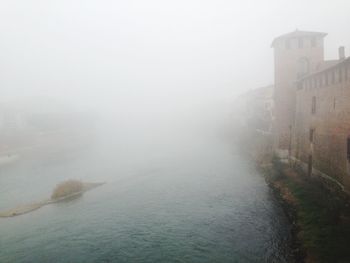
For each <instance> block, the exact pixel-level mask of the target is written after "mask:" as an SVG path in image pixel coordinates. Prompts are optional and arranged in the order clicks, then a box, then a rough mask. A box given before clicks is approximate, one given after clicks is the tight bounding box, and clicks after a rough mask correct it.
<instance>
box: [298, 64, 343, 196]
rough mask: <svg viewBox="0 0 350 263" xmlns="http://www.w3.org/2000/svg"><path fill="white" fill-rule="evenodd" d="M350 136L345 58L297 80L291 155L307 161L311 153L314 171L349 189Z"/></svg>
mask: <svg viewBox="0 0 350 263" xmlns="http://www.w3.org/2000/svg"><path fill="white" fill-rule="evenodd" d="M313 104H314V105H313ZM313 108H314V109H313ZM349 136H350V59H346V60H343V61H340V62H339V63H338V64H337V65H336V66H333V67H330V68H328V69H326V70H323V71H321V72H318V73H315V74H311V75H308V76H307V77H306V78H304V79H302V80H301V81H300V82H299V83H298V89H297V96H296V115H295V126H294V130H293V145H292V155H293V157H295V158H296V159H298V160H300V161H302V162H304V163H306V164H308V163H309V162H310V156H311V157H312V166H313V169H314V170H318V171H321V172H322V173H324V174H326V175H328V176H331V177H332V178H334V179H336V180H337V181H338V182H339V183H341V184H342V185H344V186H345V188H346V189H347V190H350V172H349V171H350V170H349V160H348V156H347V155H348V142H347V140H348V138H350V137H349Z"/></svg>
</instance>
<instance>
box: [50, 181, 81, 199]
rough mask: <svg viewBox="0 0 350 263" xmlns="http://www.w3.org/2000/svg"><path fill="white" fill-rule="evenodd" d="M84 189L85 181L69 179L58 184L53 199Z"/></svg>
mask: <svg viewBox="0 0 350 263" xmlns="http://www.w3.org/2000/svg"><path fill="white" fill-rule="evenodd" d="M82 190H83V183H82V182H80V181H77V180H68V181H65V182H63V183H60V184H58V185H57V186H56V187H55V189H54V191H53V193H52V195H51V199H58V198H62V197H65V196H69V195H72V194H74V193H78V192H81V191H82Z"/></svg>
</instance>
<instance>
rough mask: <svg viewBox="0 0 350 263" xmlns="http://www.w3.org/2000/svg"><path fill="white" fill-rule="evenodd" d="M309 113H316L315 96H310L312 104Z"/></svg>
mask: <svg viewBox="0 0 350 263" xmlns="http://www.w3.org/2000/svg"><path fill="white" fill-rule="evenodd" d="M311 113H312V114H315V113H316V97H315V96H313V97H312V105H311Z"/></svg>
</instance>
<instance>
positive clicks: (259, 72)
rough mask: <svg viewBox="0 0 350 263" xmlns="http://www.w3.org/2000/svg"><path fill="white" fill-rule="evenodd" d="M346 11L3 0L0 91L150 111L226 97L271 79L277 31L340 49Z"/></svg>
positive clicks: (312, 0)
mask: <svg viewBox="0 0 350 263" xmlns="http://www.w3.org/2000/svg"><path fill="white" fill-rule="evenodd" d="M349 8H350V2H349V1H348V0H332V1H330V0H327V1H325V0H294V1H292V0H290V1H282V0H268V1H267V0H265V1H258V0H256V1H249V0H248V1H234V0H231V1H229V0H215V1H214V0H212V1H203V0H202V1H199V0H198V1H195V0H177V1H164V0H158V1H156V0H148V1H146V0H134V1H132V0H127V1H112V0H99V1H97V0H95V1H92V0H60V1H56V0H55V1H54V0H31V1H28V0H22V1H19V0H2V1H0V32H1V41H0V72H1V73H0V90H1V94H2V97H3V98H4V97H8V96H13V95H15V96H18V95H20V96H24V97H25V96H28V95H30V96H39V97H59V98H64V99H66V100H67V101H70V102H79V103H81V104H84V103H85V104H86V105H90V106H93V107H106V105H124V106H125V105H128V106H129V107H131V108H135V107H138V108H144V109H154V110H155V111H156V110H159V109H165V108H172V107H184V108H186V107H189V106H190V105H196V103H200V102H203V101H210V100H213V99H214V100H216V99H218V100H220V99H222V98H231V97H232V96H234V95H235V94H237V93H239V92H242V91H243V90H247V89H251V88H255V87H259V86H263V85H268V84H271V83H272V81H273V63H272V55H273V53H272V49H271V48H270V44H271V41H272V39H273V38H274V37H276V36H278V35H280V34H283V33H287V32H290V31H293V30H295V29H296V28H298V29H300V30H311V31H322V32H327V33H329V35H328V36H327V38H326V42H325V43H326V58H335V57H336V56H337V48H338V46H339V45H345V46H346V48H347V51H349V49H350V34H349V22H350V16H349ZM347 54H348V53H347ZM155 105H156V106H155ZM157 105H158V106H157ZM186 105H187V106H186ZM160 107H161V108H160Z"/></svg>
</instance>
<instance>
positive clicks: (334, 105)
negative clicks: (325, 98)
mask: <svg viewBox="0 0 350 263" xmlns="http://www.w3.org/2000/svg"><path fill="white" fill-rule="evenodd" d="M336 106H337V99H336V98H334V100H333V110H335V107H336Z"/></svg>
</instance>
